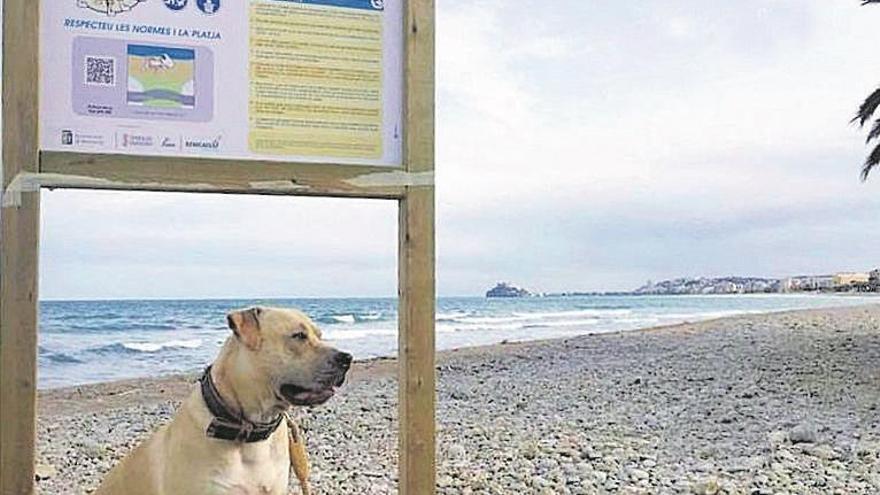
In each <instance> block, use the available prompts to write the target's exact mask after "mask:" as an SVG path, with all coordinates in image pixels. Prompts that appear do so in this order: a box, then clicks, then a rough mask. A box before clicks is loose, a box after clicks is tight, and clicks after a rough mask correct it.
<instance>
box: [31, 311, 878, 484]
mask: <svg viewBox="0 0 880 495" xmlns="http://www.w3.org/2000/svg"><path fill="white" fill-rule="evenodd" d="M437 372H438V384H439V385H438V411H437V419H438V461H437V462H438V463H437V468H438V478H437V483H438V492H439V493H443V494H462V495H464V494H532V493H534V494H541V495H544V494H546V495H550V494H604V493H609V494H610V493H620V494H673V493H693V494H706V495H711V494H766V495H777V494H792V495H793V494H841V495H843V494H846V495H850V494H876V493H880V305H871V306H861V307H855V308H841V309H823V310H807V311H791V312H784V313H773V314H762V315H747V316H738V317H731V318H724V319H717V320H710V321H704V322H700V323H686V324H681V325H675V326H669V327H661V328H654V329H648V330H640V331H631V332H621V333H612V334H597V335H585V336H581V337H572V338H567V339H562V340H549V341H538V342H530V343H505V344H500V345H493V346H486V347H477V348H467V349H462V350H457V351H444V352H443V353H440V354H439V355H438V361H437ZM196 376H197V375H196V374H189V375H176V376H171V377H166V378H152V379H143V380H128V381H124V382H114V383H106V384H98V385H88V386H79V387H70V388H63V389H53V390H47V391H42V392H41V393H40V397H39V420H38V436H39V439H38V444H39V445H38V449H39V451H38V467H37V477H38V481H37V489H38V493H42V494H81V493H89V492H90V491H91V490H93V489H94V488H95V487H96V486H97V484H98V482H99V480H100V479H101V477H102V476H103V475H104V474H105V473H106V471H107V470H109V469H110V467H111V466H112V465H113V464H114V463H115V462H117V460H118V459H120V458H121V457H122V456H124V455H125V454H126V453H127V452H128V451H129V450H130V449H131V448H133V447H134V446H135V445H137V444H138V443H139V442H140V441H141V440H142V439H143V438H144V437H146V436H147V435H149V434H150V432H152V431H153V430H154V429H156V428H157V427H158V426H160V425H161V424H163V423H164V422H166V421H167V420H168V419H169V418H170V416H171V415H172V414H173V412H174V410H175V408H176V406H177V405H178V404H179V402H180V400H181V399H182V398H183V397H184V396H185V395H187V394H188V393H189V391H190V390H191V387H193V386H194V383H193V382H194V381H195V379H196ZM396 407H397V381H396V363H395V361H394V360H390V359H384V360H372V361H366V362H361V363H358V364H357V365H356V366H355V368H354V369H353V371H352V374H351V379H350V381H349V383H348V384H346V385H345V386H344V387H343V389H342V390H341V391H340V393H339V394H338V396H337V397H336V398H334V399H333V400H331V401H330V402H329V403H328V404H326V405H324V406H320V407H317V408H314V409H308V410H299V411H297V412H296V415H297V416H298V417H299V418H300V420H301V422H302V424H303V426H304V429H305V430H306V432H307V438H308V444H309V452H310V455H311V458H312V463H313V475H312V484H313V489H314V492H315V493H318V494H386V493H388V494H392V493H397V485H396V450H397V433H396V414H397V411H396ZM291 493H299V492H298V488H296V487H295V486H293V485H291Z"/></svg>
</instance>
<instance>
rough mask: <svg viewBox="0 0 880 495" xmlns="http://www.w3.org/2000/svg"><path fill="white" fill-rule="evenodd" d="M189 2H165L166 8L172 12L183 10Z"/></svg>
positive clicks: (174, 0)
mask: <svg viewBox="0 0 880 495" xmlns="http://www.w3.org/2000/svg"><path fill="white" fill-rule="evenodd" d="M188 1H189V0H164V2H165V6H166V7H168V8H169V9H171V10H183V8H184V7H186V3H187V2H188Z"/></svg>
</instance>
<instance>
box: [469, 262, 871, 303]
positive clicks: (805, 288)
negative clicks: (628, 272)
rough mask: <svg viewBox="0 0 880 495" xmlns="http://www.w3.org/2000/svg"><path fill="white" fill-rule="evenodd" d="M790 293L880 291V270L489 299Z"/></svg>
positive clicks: (500, 291) (503, 286) (493, 293)
mask: <svg viewBox="0 0 880 495" xmlns="http://www.w3.org/2000/svg"><path fill="white" fill-rule="evenodd" d="M788 292H878V293H880V268H877V269H875V270H872V271H870V272H840V273H835V274H831V275H796V276H791V277H785V278H762V277H736V276H730V277H714V278H709V277H698V278H690V277H684V278H677V279H673V280H663V281H659V282H653V281H650V280H649V281H648V282H647V283H646V284H645V285H643V286H641V287H639V288H638V289H635V290H633V291H630V292H613V293H608V292H562V293H553V294H545V293H533V292H531V291H529V290H527V289H524V288H522V287H517V286H515V285H512V284H509V283H507V282H500V283H498V284H497V285H496V286H495V287H493V288H492V289H490V290H489V291H488V292H486V297H532V296H538V297H540V296H583V295H600V294H615V295H689V294H769V293H788Z"/></svg>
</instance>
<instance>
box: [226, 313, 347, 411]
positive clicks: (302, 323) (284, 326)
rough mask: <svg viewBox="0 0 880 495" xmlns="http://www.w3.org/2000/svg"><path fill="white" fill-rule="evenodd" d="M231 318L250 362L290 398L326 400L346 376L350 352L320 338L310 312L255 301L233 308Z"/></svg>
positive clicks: (313, 402)
mask: <svg viewBox="0 0 880 495" xmlns="http://www.w3.org/2000/svg"><path fill="white" fill-rule="evenodd" d="M226 320H227V322H228V323H229V328H230V329H232V331H233V332H234V333H235V336H236V337H237V338H238V340H239V341H240V342H241V344H242V345H243V347H244V348H245V351H244V352H245V353H246V356H247V359H248V361H249V366H254V367H255V368H256V371H258V373H259V375H260V376H262V377H265V379H266V382H267V383H266V384H267V385H268V386H270V387H272V389H273V391H274V392H275V395H276V396H278V397H279V398H280V399H283V400H284V401H286V402H287V403H289V404H292V405H296V406H311V405H316V404H322V403H324V402H326V401H327V400H328V399H330V397H333V394H334V393H335V392H336V387H339V386H341V385H342V383H343V381H345V374H346V372H348V369H349V368H350V367H351V361H352V356H351V354H348V353H345V352H340V351H338V350H336V349H334V348H332V347H330V346H328V345H326V344H324V343H323V342H321V331H320V330H319V329H318V327H317V326H315V324H314V323H312V320H310V319H309V317H308V316H306V315H305V314H303V313H301V312H299V311H296V310H293V309H280V308H262V307H255V308H249V309H244V310H240V311H233V312H231V313H229V314H228V315H227V317H226Z"/></svg>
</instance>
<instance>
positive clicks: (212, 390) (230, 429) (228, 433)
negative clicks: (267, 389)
mask: <svg viewBox="0 0 880 495" xmlns="http://www.w3.org/2000/svg"><path fill="white" fill-rule="evenodd" d="M199 382H201V384H202V398H203V399H205V404H206V405H207V406H208V410H209V411H211V414H212V415H214V420H213V421H211V424H210V425H208V430H207V431H206V432H205V433H206V434H207V435H208V436H209V437H211V438H217V439H220V440H231V441H235V442H244V443H253V442H261V441H263V440H266V439H267V438H269V437H270V436H272V433H275V430H277V429H278V426H279V425H280V424H281V421H282V420H283V419H284V417H283V415H281V414H279V415H278V417H277V418H275V419H274V420H272V421H270V422H268V423H256V422H253V421H250V420H248V419H247V418H245V417H243V416H241V415H240V414H235V413H234V412H232V411H231V410H230V409H229V407H228V406H227V405H226V404H225V403H224V402H223V399H222V398H221V397H220V393H219V392H218V391H217V387H216V386H215V385H214V379H213V378H211V367H210V366H208V368H207V369H205V373H204V374H203V375H202V377H201V378H200V379H199Z"/></svg>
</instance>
